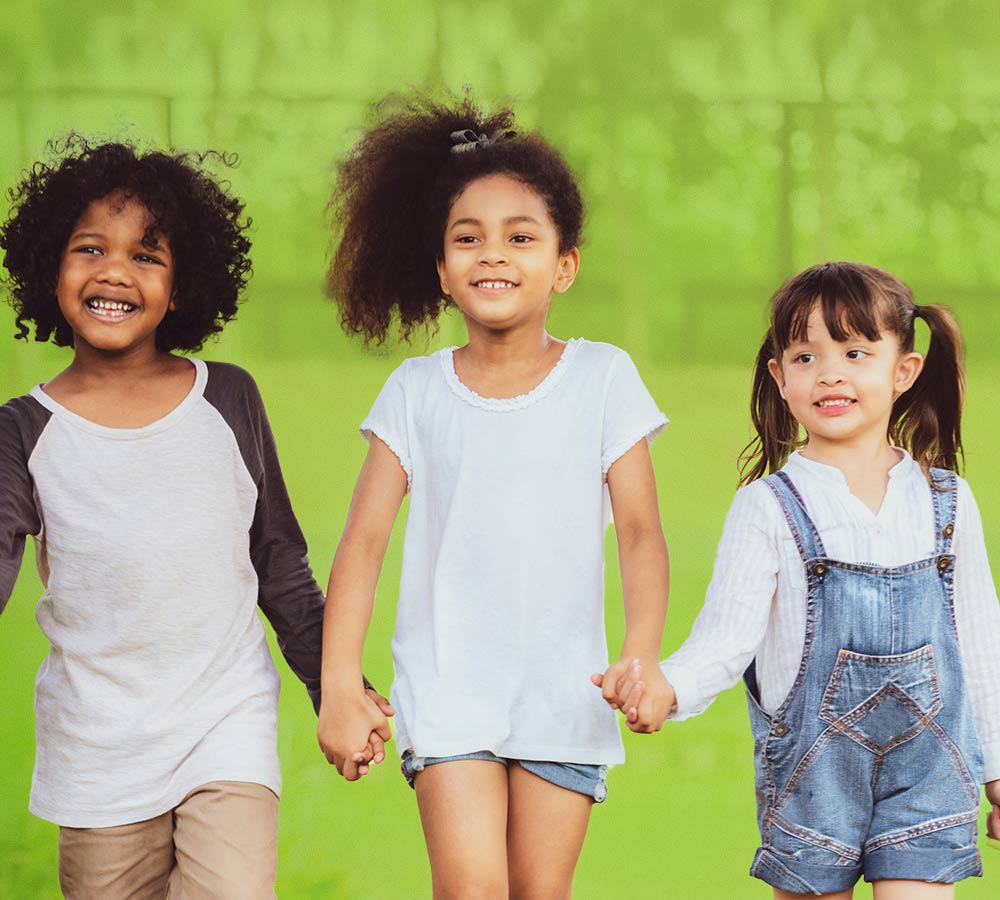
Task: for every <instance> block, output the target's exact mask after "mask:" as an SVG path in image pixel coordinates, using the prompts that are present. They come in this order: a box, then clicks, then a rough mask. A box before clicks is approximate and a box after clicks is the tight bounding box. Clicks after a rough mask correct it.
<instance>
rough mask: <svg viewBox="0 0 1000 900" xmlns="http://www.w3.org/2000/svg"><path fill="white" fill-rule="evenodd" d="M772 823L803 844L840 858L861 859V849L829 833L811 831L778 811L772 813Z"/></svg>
mask: <svg viewBox="0 0 1000 900" xmlns="http://www.w3.org/2000/svg"><path fill="white" fill-rule="evenodd" d="M774 824H775V825H776V826H777V827H778V828H780V829H781V830H782V831H783V832H785V834H787V835H790V836H791V837H793V838H795V839H796V840H800V841H802V843H804V844H809V845H811V846H813V847H818V848H819V849H820V850H827V851H829V852H830V853H834V854H836V855H837V856H839V857H840V858H842V859H846V860H850V861H852V862H858V861H859V860H860V859H861V851H860V850H859V849H858V848H857V847H851V846H849V845H848V844H845V843H843V842H841V841H838V840H837V839H836V838H832V837H830V836H829V835H826V834H822V833H820V832H818V831H813V830H811V829H809V828H805V827H804V826H802V825H796V824H795V823H794V822H791V821H789V820H788V819H786V818H785V817H784V816H782V815H781V814H780V813H775V814H774Z"/></svg>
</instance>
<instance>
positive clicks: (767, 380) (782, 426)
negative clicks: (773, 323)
mask: <svg viewBox="0 0 1000 900" xmlns="http://www.w3.org/2000/svg"><path fill="white" fill-rule="evenodd" d="M777 356H778V353H777V350H776V348H775V344H774V339H773V336H772V333H771V330H770V329H768V331H767V333H766V334H765V335H764V340H763V341H762V342H761V345H760V350H758V351H757V360H756V362H755V363H754V373H753V388H752V390H751V394H750V418H751V420H752V421H753V427H754V431H756V432H757V437H755V438H754V439H753V440H752V441H750V443H749V444H747V445H746V447H744V448H743V452H742V453H740V463H739V465H740V486H741V487H742V486H743V485H746V484H749V483H750V482H751V481H756V480H757V479H758V478H763V477H764V476H765V475H767V474H768V473H770V472H776V471H778V469H780V468H781V467H782V466H783V465H784V464H785V461H786V460H787V459H788V454H789V453H790V452H791V451H792V448H793V447H794V446H795V444H796V443H797V442H798V438H799V423H798V422H796V421H795V419H794V418H793V416H792V414H791V412H789V410H788V404H787V403H785V401H784V399H783V398H782V396H781V392H780V391H779V390H778V385H777V383H776V382H775V380H774V378H773V377H772V376H771V373H770V371H769V370H768V363H769V362H770V361H771V360H772V359H775V358H776V357H777Z"/></svg>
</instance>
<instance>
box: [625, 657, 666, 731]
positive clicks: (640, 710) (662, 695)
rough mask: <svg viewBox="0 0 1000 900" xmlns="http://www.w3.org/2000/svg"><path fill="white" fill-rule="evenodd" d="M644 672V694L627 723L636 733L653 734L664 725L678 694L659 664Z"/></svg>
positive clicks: (630, 712)
mask: <svg viewBox="0 0 1000 900" xmlns="http://www.w3.org/2000/svg"><path fill="white" fill-rule="evenodd" d="M642 674H643V676H644V677H643V680H642V682H640V683H641V684H642V685H643V690H642V696H641V697H640V698H639V701H638V703H637V704H636V709H635V714H634V715H633V714H632V710H630V711H629V715H628V717H627V724H628V727H629V730H630V731H634V732H635V733H636V734H652V733H653V732H656V731H659V730H660V729H661V728H662V727H663V723H664V721H665V720H666V718H667V716H668V715H669V714H670V710H671V709H673V707H674V704H675V703H676V702H677V695H676V694H675V693H674V689H673V686H672V685H671V684H670V682H669V681H667V679H666V677H665V676H664V674H663V672H662V670H661V669H660V667H659V666H658V665H655V664H654V665H652V666H650V667H648V668H647V670H646V671H645V672H642Z"/></svg>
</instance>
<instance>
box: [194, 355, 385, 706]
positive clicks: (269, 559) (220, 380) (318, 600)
mask: <svg viewBox="0 0 1000 900" xmlns="http://www.w3.org/2000/svg"><path fill="white" fill-rule="evenodd" d="M209 365H210V366H211V368H210V370H209V371H210V375H209V380H208V384H207V385H206V388H205V399H206V400H208V402H209V403H211V404H212V405H213V406H214V407H215V408H216V410H217V411H218V412H219V414H220V415H221V416H222V417H223V419H224V420H225V421H226V423H227V424H228V425H229V428H230V430H231V431H232V432H233V436H234V437H235V439H236V443H237V446H238V447H239V450H240V454H241V456H242V458H243V463H244V465H245V466H246V468H247V471H248V473H249V474H250V477H251V478H252V479H253V480H254V484H255V486H256V489H257V503H256V507H255V509H254V517H253V521H252V523H251V525H250V547H249V551H250V561H251V564H252V565H253V568H254V571H255V572H256V573H257V605H258V606H259V607H260V609H261V612H263V613H264V615H265V616H266V617H267V620H268V622H270V623H271V627H272V628H273V629H274V633H275V637H276V638H277V642H278V647H279V649H280V650H281V653H282V655H283V656H284V657H285V661H286V662H287V663H288V666H289V668H290V669H291V670H292V672H293V673H294V674H295V676H296V677H297V678H298V679H299V680H300V681H301V682H302V683H303V684H304V685H305V687H306V690H307V691H308V693H309V697H310V699H311V700H312V702H313V706H314V707H315V708H316V710H317V711H318V710H319V703H320V696H319V695H320V664H321V662H322V652H323V646H322V645H323V592H322V591H321V590H320V587H319V585H318V584H317V583H316V579H315V578H314V577H313V574H312V569H311V568H310V566H309V559H308V556H307V548H306V541H305V538H304V537H303V535H302V530H301V529H300V528H299V523H298V520H297V519H296V518H295V513H294V511H293V510H292V504H291V501H290V500H289V498H288V490H287V489H286V487H285V480H284V477H283V475H282V473H281V465H280V463H279V461H278V451H277V446H276V444H275V440H274V434H273V432H272V431H271V425H270V423H269V422H268V418H267V412H266V410H265V409H264V401H263V399H262V398H261V395H260V391H259V390H258V388H257V384H256V382H254V380H253V378H252V377H251V376H250V375H249V373H247V372H246V371H244V370H243V369H241V368H239V367H238V366H232V365H227V364H224V363H210V364H209ZM368 687H370V685H368ZM371 694H372V698H373V699H374V700H375V702H378V703H380V704H384V705H385V706H386V707H388V701H386V700H385V698H383V697H381V696H379V695H378V694H377V693H376V692H375V691H374V690H372V692H371Z"/></svg>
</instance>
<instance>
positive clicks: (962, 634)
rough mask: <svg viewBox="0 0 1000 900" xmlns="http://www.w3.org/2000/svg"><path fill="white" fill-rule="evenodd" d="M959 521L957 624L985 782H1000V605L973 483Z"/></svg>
mask: <svg viewBox="0 0 1000 900" xmlns="http://www.w3.org/2000/svg"><path fill="white" fill-rule="evenodd" d="M957 503H958V511H957V515H956V521H955V542H954V545H953V547H952V549H953V551H954V553H955V606H954V612H955V626H956V630H957V632H958V647H959V650H960V652H961V655H962V668H963V669H964V672H965V683H966V688H967V689H968V692H969V700H970V702H971V705H972V713H973V716H974V717H975V721H976V733H977V734H978V735H979V740H980V742H981V743H982V747H983V761H984V773H983V778H984V780H985V781H987V782H990V781H997V780H1000V677H998V671H997V647H998V646H1000V604H998V603H997V592H996V587H995V583H994V581H993V573H992V571H991V570H990V561H989V558H988V555H987V551H986V538H985V535H984V533H983V522H982V518H981V517H980V513H979V508H978V507H977V505H976V500H975V498H974V497H973V495H972V491H971V490H970V489H969V486H968V484H967V483H966V482H965V481H964V480H962V481H960V482H959V488H958V497H957Z"/></svg>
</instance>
